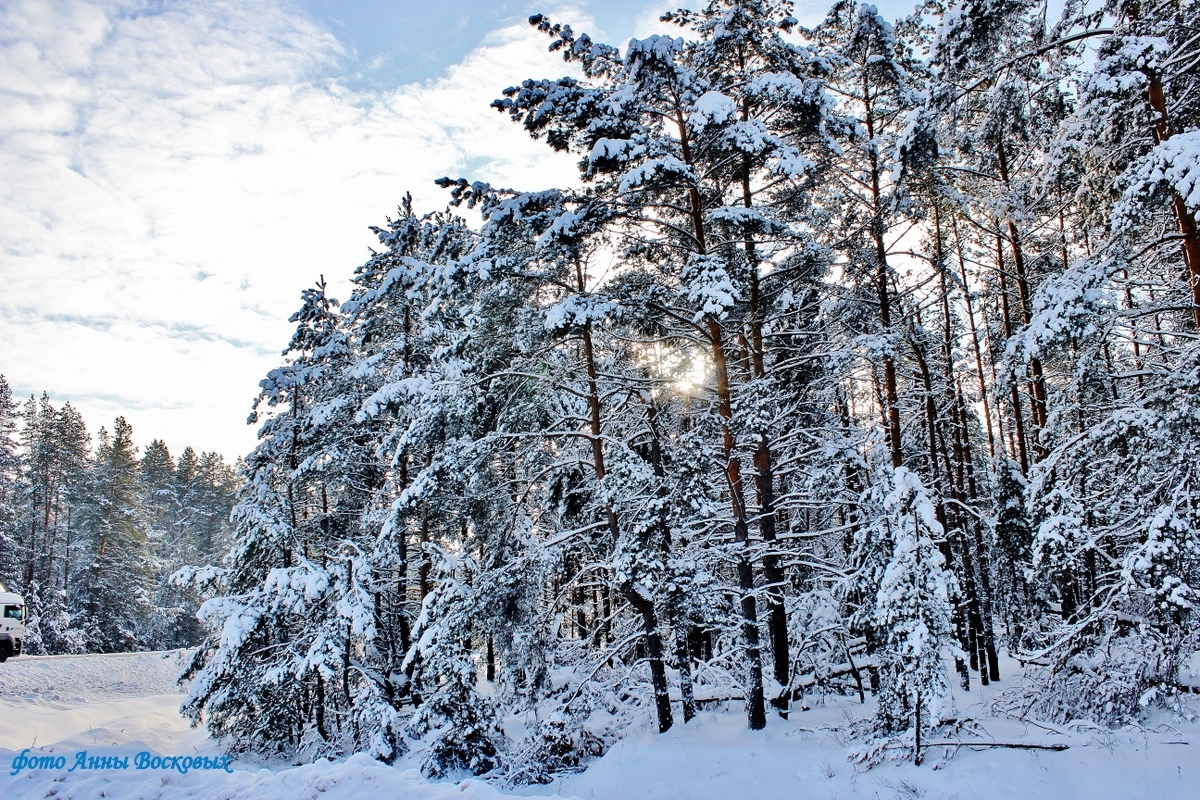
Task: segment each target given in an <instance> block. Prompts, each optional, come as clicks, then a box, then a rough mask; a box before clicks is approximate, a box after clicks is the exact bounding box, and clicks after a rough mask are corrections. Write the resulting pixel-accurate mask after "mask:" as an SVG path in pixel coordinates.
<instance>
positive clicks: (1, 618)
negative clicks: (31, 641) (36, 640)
mask: <svg viewBox="0 0 1200 800" xmlns="http://www.w3.org/2000/svg"><path fill="white" fill-rule="evenodd" d="M24 638H25V600H24V599H22V597H21V595H19V594H14V593H13V592H10V591H8V590H7V589H5V588H4V584H3V583H0V664H3V663H4V662H5V661H7V660H8V659H9V658H12V657H14V656H19V655H21V641H22V640H23V639H24Z"/></svg>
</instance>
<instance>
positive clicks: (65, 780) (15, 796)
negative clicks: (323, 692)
mask: <svg viewBox="0 0 1200 800" xmlns="http://www.w3.org/2000/svg"><path fill="white" fill-rule="evenodd" d="M132 761H133V760H132V759H131V760H130V762H131V763H130V767H129V769H128V770H115V771H98V772H92V773H75V774H67V773H66V772H65V771H61V772H59V773H46V772H29V773H26V774H25V775H23V776H17V777H15V778H12V777H10V778H9V783H8V785H6V786H3V788H4V793H3V794H4V797H5V798H11V800H32V798H44V797H47V796H48V795H50V793H51V792H53V795H52V796H53V797H54V798H55V799H56V800H84V799H85V798H87V799H88V800H90V799H91V798H100V797H109V798H112V797H118V798H145V799H146V800H150V799H151V798H153V800H173V799H174V798H181V799H182V798H188V800H295V798H315V797H318V796H321V797H325V798H328V799H329V800H351V798H404V800H451V799H452V798H453V800H498V798H501V797H504V796H505V795H502V794H501V793H500V792H498V791H497V790H496V789H494V788H492V787H491V786H489V785H488V784H486V783H484V782H482V781H477V780H467V781H462V782H460V783H430V782H428V781H426V780H425V779H424V778H422V777H421V774H420V773H419V772H418V771H417V770H415V769H409V770H398V769H395V768H393V767H389V766H387V765H386V764H381V763H379V762H378V761H375V760H374V759H372V758H370V757H369V756H366V755H362V754H358V755H354V756H351V757H350V758H348V759H346V760H345V761H343V762H341V763H336V764H335V763H330V762H328V761H325V760H324V759H321V760H319V761H317V762H315V763H313V764H308V765H305V766H302V767H293V768H291V769H285V770H280V771H277V772H272V771H271V770H267V769H260V770H257V771H254V770H235V771H234V772H232V773H226V772H221V771H216V772H209V771H203V772H189V773H188V774H186V775H181V774H179V773H178V772H176V773H171V772H165V773H164V772H161V771H160V772H155V771H150V770H147V771H141V772H139V771H136V769H135V767H134V766H133V763H132ZM0 785H2V784H0Z"/></svg>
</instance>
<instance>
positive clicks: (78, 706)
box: [0, 653, 1200, 800]
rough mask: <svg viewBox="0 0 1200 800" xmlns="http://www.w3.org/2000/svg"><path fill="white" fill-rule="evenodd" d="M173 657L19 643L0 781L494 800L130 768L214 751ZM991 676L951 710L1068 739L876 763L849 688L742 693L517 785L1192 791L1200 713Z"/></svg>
mask: <svg viewBox="0 0 1200 800" xmlns="http://www.w3.org/2000/svg"><path fill="white" fill-rule="evenodd" d="M179 658H180V655H179V654H177V653H166V654H164V653H142V654H136V655H114V656H74V657H51V658H30V657H22V658H18V659H13V660H10V661H9V662H8V663H6V664H4V665H0V769H2V770H3V771H2V772H0V776H2V777H0V797H3V798H13V799H14V800H18V799H20V800H23V799H24V798H44V797H55V798H80V799H82V798H99V797H107V798H147V799H148V800H149V799H150V798H153V799H154V800H170V799H171V798H194V799H196V800H225V799H226V798H228V799H229V800H233V798H246V799H247V800H249V799H250V798H255V800H258V798H264V799H265V800H291V798H317V797H323V798H329V799H330V800H342V799H343V798H347V799H348V798H359V797H366V796H373V797H379V798H383V797H387V798H392V797H395V798H405V799H406V800H408V799H410V798H411V799H412V800H440V799H441V798H447V799H448V798H467V799H468V800H497V799H498V798H501V797H503V796H504V794H503V793H502V792H500V791H498V790H496V789H495V788H493V787H491V786H489V785H487V784H486V783H483V782H481V781H476V780H471V781H462V782H458V783H453V782H451V783H429V782H426V781H425V780H423V779H422V778H421V777H420V775H419V773H417V772H416V771H415V770H414V769H413V766H414V763H415V761H413V760H406V761H402V762H400V763H398V764H397V765H396V766H395V767H388V766H385V765H382V764H379V763H377V762H375V761H372V760H371V759H369V758H366V757H364V756H355V757H353V758H350V759H348V760H346V761H345V762H343V763H340V764H330V763H327V762H318V763H316V764H310V765H306V766H302V767H292V768H272V769H267V768H261V767H259V766H257V765H253V764H246V763H238V762H234V764H233V765H232V767H233V771H232V772H225V771H223V770H220V769H207V770H199V771H196V770H190V771H189V772H188V773H187V774H186V775H184V774H180V772H179V771H178V770H170V769H166V770H163V769H159V770H153V769H144V770H138V769H136V767H135V766H134V762H135V760H136V757H137V753H139V752H143V751H144V752H148V753H151V754H152V755H156V756H158V755H169V756H186V757H193V758H194V757H196V756H200V757H203V756H209V757H210V760H211V758H212V757H215V756H216V755H218V754H219V753H220V749H219V747H218V746H217V744H216V743H215V742H213V741H212V740H210V739H209V738H208V737H207V735H206V734H205V732H204V731H203V730H193V729H191V728H189V727H188V725H187V723H186V722H185V721H184V720H183V719H182V718H181V717H180V716H179V714H178V708H179V703H180V701H181V700H182V699H183V695H182V694H180V693H179V688H178V686H176V685H175V682H174V678H175V675H176V673H177V669H178V663H179ZM1004 666H1005V667H1006V668H1007V669H1009V670H1012V669H1013V668H1014V667H1015V665H1014V664H1012V663H1007V664H1005V665H1004ZM1007 683H1008V681H1005V682H1002V683H1001V684H1000V687H1003V686H1004V685H1007ZM992 691H994V689H993V690H992ZM992 691H988V692H986V693H984V694H982V695H981V694H980V692H979V691H978V687H976V691H975V692H972V693H970V694H963V693H961V692H960V693H959V694H958V696H957V698H956V701H957V704H958V708H959V711H960V712H961V713H962V714H963V715H964V716H971V717H975V718H977V719H980V720H981V723H982V725H983V727H984V729H985V730H986V731H987V734H986V735H987V736H990V737H994V739H995V740H998V741H1005V742H1027V743H1042V744H1049V743H1063V744H1067V745H1069V749H1067V750H1064V751H1061V752H1057V751H1044V750H1042V751H1039V750H1015V749H1003V748H988V749H982V748H981V749H969V748H965V747H964V748H962V749H960V750H959V751H958V752H957V754H956V755H955V756H954V757H953V758H952V759H950V760H949V761H946V762H944V763H940V762H943V756H944V750H943V748H933V749H931V750H930V752H929V754H928V756H927V759H926V762H925V764H924V765H922V766H920V767H916V766H913V765H912V764H911V763H903V764H900V765H894V764H887V763H885V764H883V765H882V766H879V767H876V768H875V769H873V770H870V771H868V772H859V771H856V770H855V768H854V766H853V765H852V764H851V763H850V762H848V761H847V759H846V756H847V753H848V752H849V750H850V749H851V747H852V746H853V745H851V744H849V743H847V742H846V741H844V740H843V739H842V738H841V737H840V736H839V735H838V733H837V732H836V729H837V728H839V727H842V726H844V725H845V724H846V722H847V721H848V720H850V719H853V718H856V717H859V716H866V715H868V714H869V713H870V712H871V705H870V700H869V699H868V702H867V704H866V705H859V704H858V702H857V701H856V700H855V699H853V698H838V699H836V700H834V701H830V702H827V703H820V702H815V703H814V704H813V708H812V709H811V710H809V711H802V712H793V714H792V716H791V719H790V720H787V721H784V720H782V719H779V718H778V717H772V718H771V719H770V722H769V724H768V727H767V729H766V730H765V731H761V732H750V731H747V730H746V729H745V726H744V720H743V716H742V714H741V711H740V708H737V707H733V708H730V709H718V710H713V711H706V712H703V713H701V715H700V716H699V717H697V718H696V719H695V720H693V721H692V722H691V723H689V724H688V725H687V726H682V725H676V727H675V729H674V730H672V731H669V732H668V733H666V734H665V735H662V736H659V735H657V734H654V733H652V732H650V730H649V729H648V728H647V729H645V730H641V731H637V732H633V733H631V734H630V735H629V736H628V737H627V738H626V739H625V740H624V741H622V742H620V743H619V744H618V745H616V746H615V747H614V748H613V749H612V750H610V751H609V752H608V754H607V755H605V756H604V757H603V758H601V759H599V760H598V761H597V762H595V763H594V764H592V766H591V767H590V768H589V769H588V770H587V771H586V772H583V773H580V774H577V775H571V776H567V777H565V778H563V779H562V780H561V781H558V782H556V783H554V784H552V785H550V786H536V787H526V788H524V789H521V790H517V791H515V792H513V794H519V795H527V796H563V797H571V796H574V797H579V798H583V800H592V799H593V798H595V799H596V800H603V799H605V798H610V799H611V800H618V799H619V800H625V799H626V798H648V799H650V798H654V799H656V800H657V799H661V800H675V799H676V798H682V799H684V800H708V799H709V798H712V800H717V799H718V798H719V800H731V799H735V798H736V799H738V800H740V799H742V798H744V799H745V800H754V798H770V800H784V799H785V798H814V799H817V800H827V799H828V800H838V799H845V800H849V799H850V798H882V799H884V800H888V799H890V798H903V799H905V800H908V799H910V798H911V799H914V800H915V798H930V800H943V799H944V800H950V798H961V799H962V800H967V798H975V797H984V798H988V800H1006V799H1007V798H1011V799H1012V800H1035V799H1036V798H1048V799H1049V798H1054V799H1055V800H1059V799H1060V798H1062V799H1063V800H1069V799H1070V798H1080V800H1084V799H1085V798H1086V800H1102V799H1103V798H1122V799H1124V798H1130V799H1134V798H1145V799H1146V800H1177V799H1178V800H1189V798H1197V799H1198V800H1200V725H1198V724H1196V723H1192V722H1187V721H1181V720H1179V719H1176V718H1174V717H1168V716H1166V715H1160V716H1159V717H1157V718H1155V720H1154V723H1153V724H1147V725H1145V726H1143V727H1142V728H1140V729H1125V730H1122V731H1117V732H1108V731H1100V730H1094V729H1091V730H1090V729H1087V728H1086V727H1076V728H1074V729H1071V730H1065V729H1062V728H1058V730H1053V729H1047V728H1042V727H1038V726H1036V725H1032V724H1025V723H1018V722H1014V721H1011V720H999V719H991V718H987V717H986V712H985V704H984V703H983V702H982V700H984V699H985V698H987V697H989V696H990V695H991V694H992ZM1051 727H1052V728H1057V727H1058V726H1051ZM26 748H31V750H30V752H29V753H28V755H39V756H44V755H50V756H53V757H59V756H62V757H64V758H65V760H66V764H67V768H69V767H70V766H71V764H73V763H74V761H75V759H76V757H77V754H78V753H79V752H81V751H84V750H87V751H88V753H89V755H91V756H98V757H106V756H107V757H111V756H116V757H118V758H125V757H129V763H130V766H129V768H128V769H125V770H113V769H110V770H92V771H87V770H76V771H74V772H68V771H67V768H63V769H37V770H30V769H25V770H22V771H21V772H20V774H18V775H16V776H12V775H10V774H9V773H10V772H11V769H12V764H13V762H14V759H17V758H19V756H20V753H21V751H22V750H24V749H26ZM410 759H415V756H410ZM939 764H940V766H939ZM935 767H937V768H935Z"/></svg>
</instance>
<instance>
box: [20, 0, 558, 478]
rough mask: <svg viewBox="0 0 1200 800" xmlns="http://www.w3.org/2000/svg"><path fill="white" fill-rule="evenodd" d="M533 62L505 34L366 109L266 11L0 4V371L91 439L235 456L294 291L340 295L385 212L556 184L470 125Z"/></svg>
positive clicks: (482, 126)
mask: <svg viewBox="0 0 1200 800" xmlns="http://www.w3.org/2000/svg"><path fill="white" fill-rule="evenodd" d="M578 16H579V15H578V14H576V15H575V17H576V18H578ZM545 44H546V40H545V39H544V38H542V37H541V36H540V35H538V34H536V33H535V32H533V31H531V30H530V29H528V28H526V27H525V26H518V27H514V28H509V29H505V30H502V31H498V32H496V33H494V34H492V35H491V36H490V37H489V38H488V39H487V40H486V41H485V42H484V44H483V45H482V46H481V47H479V48H478V49H476V50H475V51H473V52H472V53H470V54H469V55H468V56H467V58H466V59H465V60H464V62H463V63H462V64H459V65H457V66H455V67H454V68H452V69H450V70H449V71H448V72H447V74H446V75H445V76H443V77H442V78H440V79H438V80H435V81H431V82H427V83H425V84H422V85H408V86H404V87H401V88H400V89H398V90H396V91H394V92H390V93H387V94H363V93H356V92H353V91H350V90H349V89H347V88H345V86H344V85H342V84H340V83H339V82H338V81H337V76H338V74H339V71H340V70H341V69H343V68H344V65H345V54H344V53H343V52H342V50H341V47H340V45H339V44H338V42H337V40H336V39H335V38H334V37H333V36H332V35H331V34H330V33H329V32H327V31H325V30H323V29H321V28H320V27H319V26H317V25H316V24H314V23H313V22H312V21H311V20H310V19H309V18H307V17H305V16H303V15H301V14H299V13H298V12H295V11H294V10H290V9H289V7H287V6H281V5H279V4H278V3H274V2H268V1H266V0H259V1H255V0H243V1H242V2H238V3H213V2H169V3H167V4H166V5H165V9H158V8H157V6H154V5H152V4H147V3H133V2H127V1H125V2H122V1H121V0H115V1H114V2H108V3H101V2H96V3H87V2H70V1H68V0H61V1H60V2H46V1H45V0H33V1H32V2H29V1H27V2H14V3H11V4H6V5H5V6H3V7H2V9H0V142H2V144H0V273H2V275H3V287H4V291H3V292H2V293H0V372H3V373H5V374H7V375H8V377H9V380H10V382H11V383H12V384H13V385H14V387H15V388H16V389H19V390H22V391H24V392H29V391H37V392H40V391H41V390H42V389H43V388H45V389H48V390H49V391H50V392H51V394H52V396H53V397H54V398H55V399H56V400H59V401H61V400H63V399H70V400H71V401H72V403H74V404H75V405H76V406H77V407H79V408H80V409H81V410H82V411H83V412H84V415H85V417H86V418H87V419H88V421H89V424H91V425H92V426H94V427H99V426H100V425H101V424H108V423H110V421H111V419H112V417H113V416H114V415H115V414H117V413H124V414H126V415H127V417H128V418H129V419H130V421H131V422H132V423H133V425H134V426H135V432H136V434H137V439H138V440H139V441H141V442H145V441H148V440H149V437H151V436H160V437H163V438H165V439H166V440H167V441H168V443H169V444H170V445H171V447H172V449H173V450H174V451H176V452H178V450H179V449H181V448H182V447H183V445H185V444H193V445H194V446H197V447H199V448H204V449H220V450H222V451H223V452H225V453H226V454H227V455H228V456H230V457H233V456H235V455H238V454H241V453H244V452H245V451H247V450H248V449H249V447H250V446H251V445H252V444H253V431H252V430H251V429H249V428H247V427H246V426H245V425H244V424H243V420H244V419H245V415H246V413H247V411H248V410H249V406H250V400H251V398H252V397H253V395H254V392H255V387H256V385H257V382H258V380H259V379H260V378H261V377H262V376H263V374H265V372H266V370H268V369H270V368H271V367H273V366H275V365H276V364H277V362H278V360H279V350H280V349H281V348H282V347H283V346H284V345H285V344H286V342H287V339H288V336H289V334H290V326H289V325H288V323H287V322H286V319H287V316H288V315H289V314H290V313H291V311H292V310H293V309H294V308H295V306H296V305H297V304H298V302H299V292H300V290H301V289H302V288H303V287H304V286H306V285H309V284H310V283H311V282H312V281H313V280H315V279H316V277H317V275H318V274H320V273H324V274H325V275H326V277H327V279H329V281H330V283H331V284H332V285H333V286H334V287H335V288H336V290H337V291H336V292H335V294H337V295H338V296H339V297H344V296H345V294H346V293H347V291H346V287H347V285H348V284H347V281H346V279H347V278H348V277H349V275H350V274H351V272H352V270H353V268H354V267H355V266H356V265H357V264H359V263H361V262H362V261H363V260H364V259H365V258H366V255H367V250H366V248H367V246H368V245H369V244H371V243H372V240H371V236H370V234H369V232H368V231H367V229H366V228H367V226H368V225H370V224H373V223H380V222H382V220H383V218H384V216H385V215H386V214H387V213H388V212H389V210H391V209H394V207H395V205H396V203H397V201H398V200H399V198H400V196H401V195H402V194H403V192H405V191H406V190H410V191H412V192H413V194H414V196H415V198H416V200H417V201H418V204H419V205H420V206H422V207H425V208H433V207H435V206H438V205H441V204H443V203H444V202H445V197H444V195H443V194H442V193H441V190H439V189H437V188H436V187H434V186H433V185H432V184H431V181H432V179H433V178H436V177H438V176H440V175H443V174H449V175H459V174H469V175H470V176H471V177H473V178H482V179H486V180H492V181H495V182H497V183H502V184H505V185H514V186H528V187H537V186H542V185H546V184H548V183H550V182H552V181H553V182H561V181H563V180H564V179H566V178H567V177H568V176H571V175H573V174H574V172H573V166H572V160H571V159H570V158H569V157H564V156H560V155H555V154H553V153H552V152H551V151H550V150H549V148H547V147H545V146H544V145H542V144H540V143H536V142H531V141H529V140H528V138H527V137H526V136H525V134H524V133H523V132H522V131H521V130H520V129H519V128H517V127H516V126H514V125H512V123H510V122H509V121H508V120H507V119H506V118H504V117H502V116H501V115H499V114H497V113H496V112H495V111H493V110H492V109H490V108H488V103H489V102H490V100H491V99H493V98H494V97H496V96H498V94H499V91H500V90H501V89H502V88H503V87H504V86H505V85H507V84H510V83H514V82H516V81H519V80H520V79H521V78H524V77H530V76H539V77H540V76H550V75H557V74H561V73H563V72H564V71H565V70H566V67H565V66H564V65H563V64H562V62H561V61H560V60H558V58H557V57H556V56H552V55H550V54H547V53H546V52H545Z"/></svg>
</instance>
